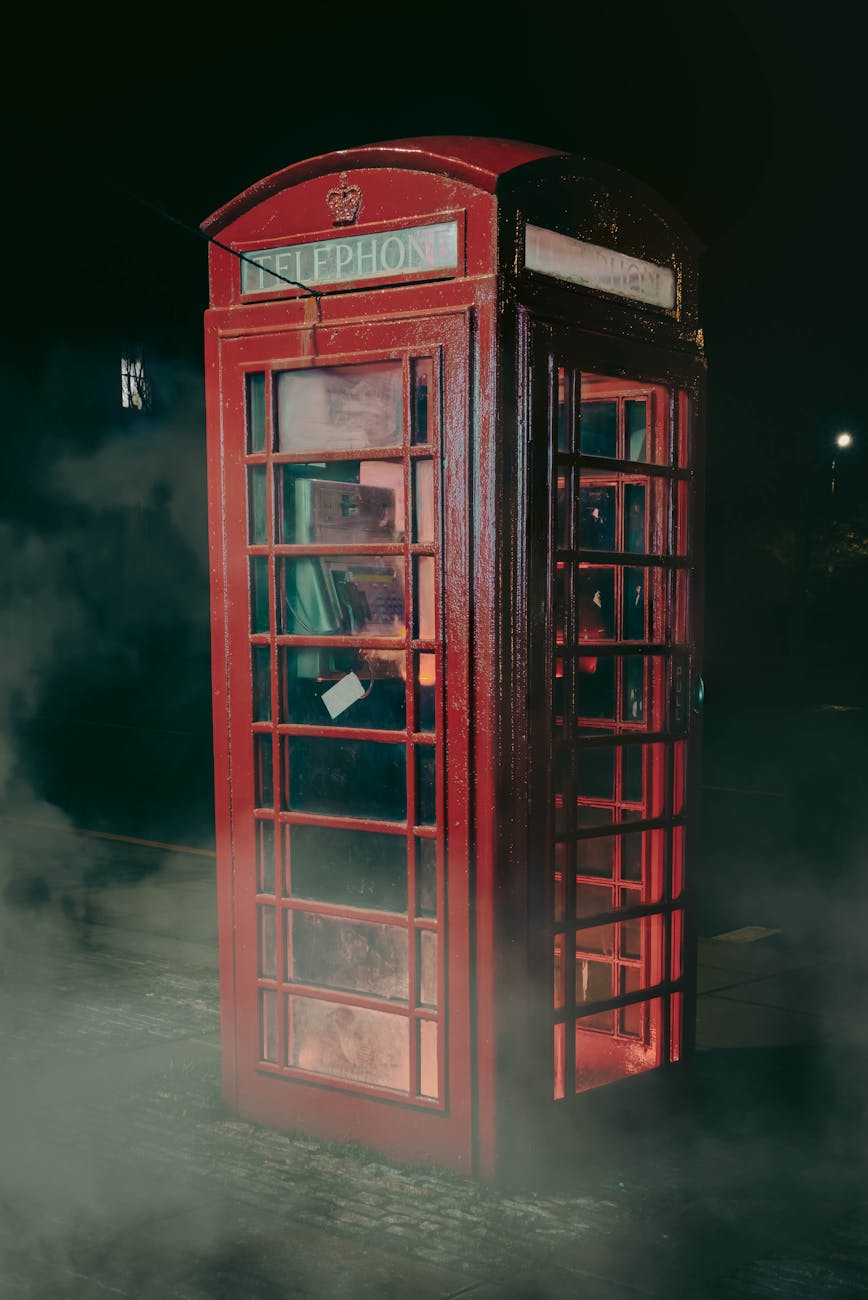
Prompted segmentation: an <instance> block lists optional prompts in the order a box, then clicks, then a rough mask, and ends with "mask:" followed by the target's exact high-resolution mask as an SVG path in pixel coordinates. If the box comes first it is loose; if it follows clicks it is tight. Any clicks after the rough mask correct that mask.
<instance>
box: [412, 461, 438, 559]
mask: <svg viewBox="0 0 868 1300" xmlns="http://www.w3.org/2000/svg"><path fill="white" fill-rule="evenodd" d="M434 540H435V536H434V462H433V460H427V459H426V460H414V461H413V541H414V542H425V543H429V544H433V542H434Z"/></svg>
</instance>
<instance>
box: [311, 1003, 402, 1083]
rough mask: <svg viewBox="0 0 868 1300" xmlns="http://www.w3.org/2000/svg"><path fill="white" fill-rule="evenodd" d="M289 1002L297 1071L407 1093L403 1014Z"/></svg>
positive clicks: (333, 1005) (326, 1004)
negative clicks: (307, 1071)
mask: <svg viewBox="0 0 868 1300" xmlns="http://www.w3.org/2000/svg"><path fill="white" fill-rule="evenodd" d="M289 1003H290V1044H291V1047H290V1061H291V1064H292V1065H294V1066H295V1067H296V1068H297V1069H300V1070H311V1071H315V1072H316V1073H317V1074H326V1075H332V1076H333V1077H334V1078H338V1079H353V1080H355V1081H356V1082H357V1083H367V1084H371V1085H373V1086H378V1087H381V1088H391V1089H393V1090H395V1091H397V1092H406V1091H407V1090H408V1088H409V1087H410V1050H409V1039H408V1034H407V1021H406V1019H405V1018H404V1016H398V1015H394V1014H390V1013H389V1012H386V1011H371V1010H368V1009H367V1008H364V1007H347V1006H341V1005H338V1004H335V1003H334V1002H321V1001H319V1000H315V999H314V998H300V997H293V998H290V999H289Z"/></svg>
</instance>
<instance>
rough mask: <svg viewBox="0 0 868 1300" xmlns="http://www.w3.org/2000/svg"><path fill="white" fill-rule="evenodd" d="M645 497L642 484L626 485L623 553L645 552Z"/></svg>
mask: <svg viewBox="0 0 868 1300" xmlns="http://www.w3.org/2000/svg"><path fill="white" fill-rule="evenodd" d="M646 495H647V494H646V489H645V484H644V483H628V484H627V485H626V487H625V488H624V514H625V521H626V524H625V529H624V550H625V551H645V550H647V541H646V530H645V513H646V512H645V498H646Z"/></svg>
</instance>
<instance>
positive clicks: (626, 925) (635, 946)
mask: <svg viewBox="0 0 868 1300" xmlns="http://www.w3.org/2000/svg"><path fill="white" fill-rule="evenodd" d="M630 892H631V894H632V895H633V897H632V898H629V899H626V898H625V904H626V905H628V906H632V905H633V904H635V903H637V902H638V901H639V898H638V895H639V891H638V890H635V889H634V890H631V891H630ZM644 924H645V922H644V921H642V920H641V919H640V918H638V917H637V918H636V919H635V920H633V921H624V922H622V924H621V925H619V926H618V929H619V931H620V945H621V956H622V957H631V958H633V959H634V960H636V961H638V960H639V959H640V958H641V956H642V929H643V926H644Z"/></svg>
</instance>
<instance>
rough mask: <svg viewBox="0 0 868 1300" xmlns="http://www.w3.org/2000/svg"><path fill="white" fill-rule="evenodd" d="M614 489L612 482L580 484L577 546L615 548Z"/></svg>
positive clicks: (599, 548) (584, 547)
mask: <svg viewBox="0 0 868 1300" xmlns="http://www.w3.org/2000/svg"><path fill="white" fill-rule="evenodd" d="M615 491H616V490H615V486H614V484H612V483H602V484H597V483H582V484H580V486H579V546H580V547H581V548H582V550H586V551H614V550H615V536H616V530H615V524H616V507H615V500H616V497H615Z"/></svg>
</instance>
